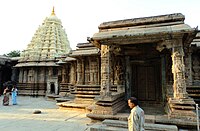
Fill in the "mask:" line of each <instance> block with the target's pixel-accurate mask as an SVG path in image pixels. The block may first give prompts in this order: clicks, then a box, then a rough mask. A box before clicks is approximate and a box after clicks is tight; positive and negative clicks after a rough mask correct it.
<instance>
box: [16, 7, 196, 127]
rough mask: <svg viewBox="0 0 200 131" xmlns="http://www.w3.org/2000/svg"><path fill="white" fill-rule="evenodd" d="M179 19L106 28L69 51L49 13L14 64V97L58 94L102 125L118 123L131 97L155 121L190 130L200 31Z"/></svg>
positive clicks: (154, 19) (177, 15)
mask: <svg viewBox="0 0 200 131" xmlns="http://www.w3.org/2000/svg"><path fill="white" fill-rule="evenodd" d="M184 20H185V17H184V15H182V14H180V13H175V14H168V15H160V16H152V17H144V18H134V19H125V20H118V21H110V22H104V23H102V24H100V25H99V27H98V28H99V32H97V33H95V34H94V35H93V36H92V37H91V38H87V40H88V43H79V44H78V45H77V49H76V50H71V48H70V45H69V42H68V40H67V36H66V33H65V31H64V30H63V28H62V25H61V21H60V20H59V19H58V18H57V17H56V16H55V13H54V10H53V12H52V14H51V16H50V17H47V18H46V19H45V20H44V23H43V24H42V25H41V26H40V27H39V28H38V30H37V31H36V33H35V35H34V36H33V38H32V41H31V43H30V44H29V45H28V47H27V49H26V50H24V52H23V53H22V55H21V59H20V60H19V61H18V64H17V65H16V66H15V67H16V68H17V69H18V70H19V80H18V88H19V94H21V95H22V94H24V95H44V96H45V95H48V94H55V95H56V96H55V97H62V98H63V100H64V98H65V100H66V102H61V103H59V104H58V105H59V106H62V107H65V108H83V109H85V110H88V111H89V113H88V115H87V116H88V117H89V118H91V119H99V120H104V119H123V118H122V116H123V115H122V116H121V115H119V113H125V112H127V109H128V107H127V104H126V101H127V99H128V98H129V97H131V96H135V97H137V98H138V99H139V101H140V104H141V106H142V108H144V109H145V114H148V115H151V114H154V115H155V114H156V115H158V116H156V117H155V118H154V122H158V123H169V124H179V125H189V126H191V125H192V126H194V125H195V124H196V123H195V122H196V113H195V112H194V110H195V107H194V105H195V103H198V102H199V101H200V95H199V92H200V33H199V31H198V29H197V28H191V27H190V26H189V25H187V24H185V23H184ZM68 98H70V99H68ZM68 100H70V101H68ZM149 110H151V111H150V112H149ZM152 111H154V112H152ZM156 111H158V112H156ZM160 112H162V113H161V114H159V113H160ZM161 118H162V120H161Z"/></svg>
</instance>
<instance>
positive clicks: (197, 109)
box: [196, 104, 199, 131]
mask: <svg viewBox="0 0 200 131" xmlns="http://www.w3.org/2000/svg"><path fill="white" fill-rule="evenodd" d="M196 113H197V131H199V106H198V104H196Z"/></svg>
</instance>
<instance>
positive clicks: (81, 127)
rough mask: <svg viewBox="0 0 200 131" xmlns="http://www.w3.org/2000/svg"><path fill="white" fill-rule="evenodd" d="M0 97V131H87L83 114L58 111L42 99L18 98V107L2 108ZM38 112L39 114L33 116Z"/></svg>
mask: <svg viewBox="0 0 200 131" xmlns="http://www.w3.org/2000/svg"><path fill="white" fill-rule="evenodd" d="M2 99H3V96H0V131H13V130H15V131H89V127H90V126H91V125H92V123H91V120H90V119H89V118H87V117H86V113H85V112H80V111H78V112H77V111H71V110H60V109H58V107H57V106H56V103H55V102H54V101H47V100H46V98H44V97H38V98H34V97H29V96H18V105H11V99H10V105H9V106H3V105H2ZM35 110H40V111H41V112H42V113H41V114H33V112H34V111H35Z"/></svg>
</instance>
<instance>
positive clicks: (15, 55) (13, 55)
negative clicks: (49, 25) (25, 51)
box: [4, 50, 20, 57]
mask: <svg viewBox="0 0 200 131" xmlns="http://www.w3.org/2000/svg"><path fill="white" fill-rule="evenodd" d="M4 56H7V57H18V56H20V51H19V50H14V51H11V52H10V53H8V54H4Z"/></svg>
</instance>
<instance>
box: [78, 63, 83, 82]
mask: <svg viewBox="0 0 200 131" xmlns="http://www.w3.org/2000/svg"><path fill="white" fill-rule="evenodd" d="M77 84H83V77H82V61H81V60H80V59H78V60H77Z"/></svg>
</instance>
